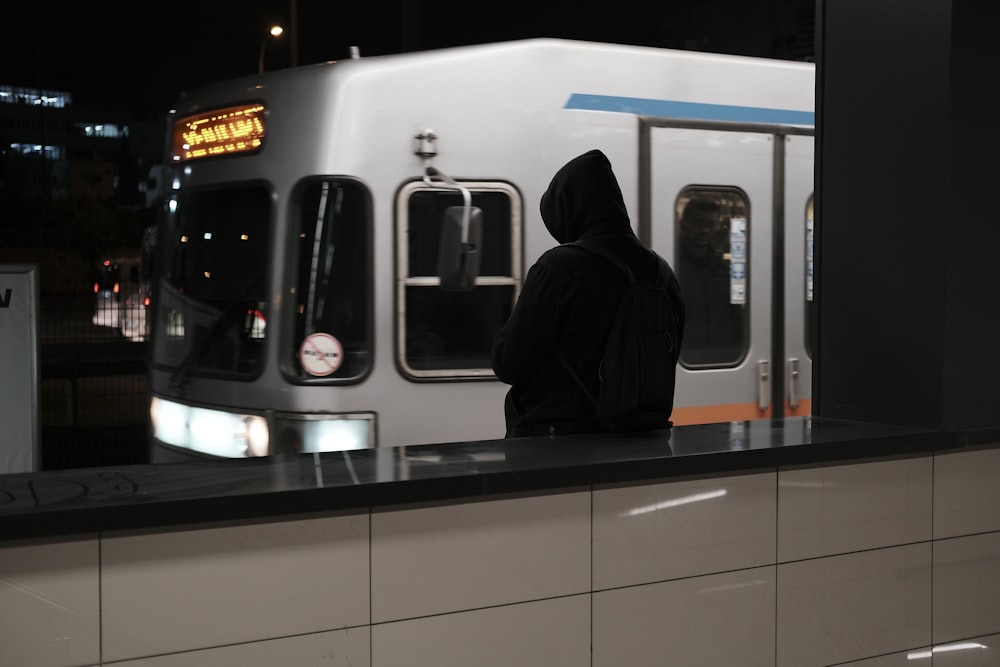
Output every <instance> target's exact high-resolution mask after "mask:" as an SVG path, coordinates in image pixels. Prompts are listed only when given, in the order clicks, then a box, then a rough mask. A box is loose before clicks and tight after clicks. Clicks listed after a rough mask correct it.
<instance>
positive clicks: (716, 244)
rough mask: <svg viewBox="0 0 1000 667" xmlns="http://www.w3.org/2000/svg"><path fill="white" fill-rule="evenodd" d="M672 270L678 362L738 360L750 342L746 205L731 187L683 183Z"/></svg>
mask: <svg viewBox="0 0 1000 667" xmlns="http://www.w3.org/2000/svg"><path fill="white" fill-rule="evenodd" d="M675 215H676V226H675V231H676V246H675V247H676V249H677V250H676V252H677V257H676V260H675V266H674V268H675V270H676V272H677V279H678V281H679V282H680V285H681V290H682V291H683V293H684V302H685V310H686V320H685V326H684V343H683V345H682V347H681V355H680V361H681V364H682V365H684V366H685V367H688V368H719V367H731V366H736V365H738V364H739V363H740V362H741V361H742V360H743V358H744V356H745V355H746V353H747V349H748V344H749V333H748V332H749V318H748V309H749V305H750V304H749V290H748V287H749V285H748V283H749V271H748V269H749V266H748V262H749V252H748V250H749V244H750V225H749V206H748V203H747V198H746V195H745V194H744V193H743V192H742V191H740V190H737V189H735V188H704V187H691V188H686V189H685V190H684V191H683V192H682V193H681V195H680V196H679V197H678V199H677V203H676V211H675Z"/></svg>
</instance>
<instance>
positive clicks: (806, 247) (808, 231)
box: [782, 136, 815, 417]
mask: <svg viewBox="0 0 1000 667" xmlns="http://www.w3.org/2000/svg"><path fill="white" fill-rule="evenodd" d="M784 146H785V154H784V162H785V163H784V173H785V187H784V196H785V212H784V213H785V272H784V273H785V276H784V278H785V280H784V283H785V316H784V324H785V329H784V347H785V357H784V360H783V363H784V368H783V369H782V370H783V372H784V373H785V376H784V379H785V391H784V416H786V417H791V416H808V415H810V414H812V355H813V350H812V346H811V343H810V337H811V335H812V328H813V327H812V316H813V313H814V312H815V309H814V308H812V301H813V289H812V278H813V231H814V224H815V219H814V215H813V210H814V209H813V187H814V186H813V153H814V141H813V137H811V136H786V137H784Z"/></svg>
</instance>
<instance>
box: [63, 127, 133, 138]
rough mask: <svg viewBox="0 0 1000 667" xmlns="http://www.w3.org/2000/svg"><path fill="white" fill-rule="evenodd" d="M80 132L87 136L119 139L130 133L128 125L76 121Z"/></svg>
mask: <svg viewBox="0 0 1000 667" xmlns="http://www.w3.org/2000/svg"><path fill="white" fill-rule="evenodd" d="M73 127H75V128H76V129H77V130H78V131H79V132H80V134H82V135H83V136H85V137H97V138H103V139H117V138H118V137H122V136H125V135H127V134H128V127H127V126H122V125H115V124H114V123H74V124H73Z"/></svg>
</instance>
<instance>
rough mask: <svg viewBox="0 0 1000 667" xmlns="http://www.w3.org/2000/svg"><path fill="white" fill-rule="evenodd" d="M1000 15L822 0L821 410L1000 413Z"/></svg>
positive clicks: (932, 421)
mask: <svg viewBox="0 0 1000 667" xmlns="http://www.w3.org/2000/svg"><path fill="white" fill-rule="evenodd" d="M997 15H998V10H997V8H996V6H995V3H991V2H980V1H979V0H818V2H817V35H816V62H817V162H816V184H817V185H816V202H817V216H816V217H817V240H816V253H817V259H816V292H817V300H816V304H817V305H816V308H817V312H816V317H817V334H816V335H817V340H816V341H814V348H813V349H815V350H817V354H816V357H815V359H814V362H815V370H814V375H813V378H814V379H813V397H814V401H813V406H814V408H813V411H814V413H815V414H816V415H818V416H821V417H832V418H843V419H856V420H862V421H871V422H879V423H890V424H901V425H908V426H917V427H927V428H935V429H966V428H979V427H995V426H1000V354H998V343H1000V216H998V215H996V214H995V213H994V211H995V210H997V208H998V207H997V206H995V205H994V201H995V200H996V199H997V198H998V197H1000V194H998V193H1000V168H998V166H997V165H998V162H997V160H998V159H1000V132H998V130H997V127H998V121H997V119H996V114H995V112H994V111H993V103H992V98H993V96H994V93H993V91H992V90H991V88H992V85H993V81H994V80H995V76H996V75H995V72H996V71H997V65H998V64H1000V56H998V55H997V54H998V53H1000V51H998V50H997V48H996V46H995V44H996V39H995V36H994V35H995V34H996V28H997V27H998V25H1000V24H998V21H997ZM991 47H992V48H991Z"/></svg>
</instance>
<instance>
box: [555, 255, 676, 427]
mask: <svg viewBox="0 0 1000 667" xmlns="http://www.w3.org/2000/svg"><path fill="white" fill-rule="evenodd" d="M569 245H575V246H577V247H578V248H583V249H585V250H589V251H590V252H594V253H597V254H598V255H601V256H602V257H605V258H606V259H607V260H608V261H610V262H613V263H614V265H615V266H617V267H618V268H619V269H621V270H622V271H623V272H624V273H625V275H626V276H628V281H629V285H628V288H627V289H626V291H625V294H624V296H623V297H622V300H621V302H620V303H619V305H618V310H617V312H616V313H615V319H614V322H613V324H612V326H611V333H610V334H609V335H608V340H607V343H606V344H605V348H604V356H603V358H602V360H601V364H600V367H599V368H598V378H599V387H598V395H597V396H594V395H593V393H592V392H590V391H589V390H588V389H587V386H586V385H585V384H584V382H583V381H582V380H581V379H580V377H579V376H578V375H577V374H576V373H575V372H573V369H572V367H571V366H570V364H569V362H567V361H566V358H565V357H564V356H563V355H562V353H561V352H560V353H559V355H558V356H559V359H560V361H561V362H562V364H563V366H564V367H565V368H566V369H567V370H568V371H569V373H570V375H571V376H573V379H574V380H575V381H576V383H577V384H578V385H579V386H580V389H582V390H583V393H584V394H585V395H586V396H587V398H589V399H590V401H591V403H593V405H594V410H595V412H596V414H597V417H598V419H599V420H600V421H601V424H602V425H603V426H604V427H605V428H606V429H607V430H609V431H630V430H645V429H653V428H667V427H670V426H671V425H672V423H671V422H670V413H671V412H672V410H673V405H674V381H675V376H676V368H677V359H678V355H679V354H680V348H681V341H682V336H683V333H684V332H683V323H684V302H683V300H682V298H681V293H680V287H679V286H678V284H677V280H676V279H675V278H674V276H673V272H672V271H671V270H670V268H669V267H668V266H667V263H666V262H664V261H662V260H661V261H659V265H660V270H659V274H658V276H657V279H656V282H655V283H654V284H647V283H641V282H639V281H638V280H636V278H635V275H634V274H633V273H632V270H631V269H629V267H628V266H627V265H626V264H625V262H623V261H622V260H621V259H619V258H618V257H616V256H615V255H614V254H613V253H612V252H611V251H609V250H607V249H606V248H604V247H602V246H599V245H596V244H595V245H590V244H587V243H584V242H582V241H576V242H574V243H570V244H569Z"/></svg>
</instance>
